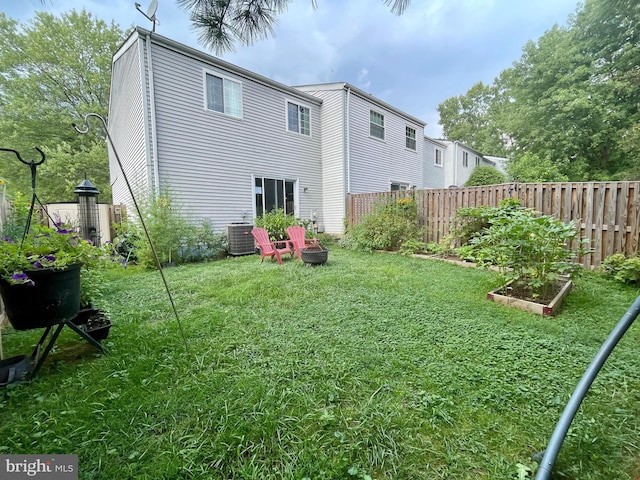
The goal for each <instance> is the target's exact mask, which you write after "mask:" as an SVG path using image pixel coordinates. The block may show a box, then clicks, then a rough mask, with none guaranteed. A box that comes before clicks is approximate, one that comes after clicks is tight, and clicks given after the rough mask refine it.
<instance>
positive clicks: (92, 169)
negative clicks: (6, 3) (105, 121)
mask: <svg viewBox="0 0 640 480" xmlns="http://www.w3.org/2000/svg"><path fill="white" fill-rule="evenodd" d="M123 40H124V33H123V32H122V30H120V28H119V27H118V26H117V25H115V24H114V23H112V24H111V25H107V24H106V23H105V22H103V21H102V20H98V19H96V18H94V17H92V15H91V14H90V13H88V12H86V11H85V10H82V11H81V12H77V11H75V10H72V11H71V12H69V13H66V14H62V15H61V16H60V17H56V16H53V15H51V14H48V13H43V12H36V13H35V16H34V18H33V19H32V20H31V21H30V22H29V23H28V24H21V23H18V22H17V21H15V20H13V19H10V18H8V17H7V16H6V15H5V14H3V13H0V72H2V73H1V74H0V138H1V139H2V144H1V145H0V146H1V147H4V148H11V149H13V150H18V151H19V152H20V153H21V154H22V156H23V157H24V158H27V159H39V158H40V157H39V154H38V153H37V152H36V151H35V150H34V147H35V146H38V147H40V148H42V149H43V150H44V152H45V154H46V156H47V160H46V161H45V163H44V164H43V165H42V167H39V170H38V171H39V172H40V174H39V176H38V193H39V197H40V199H41V200H42V201H43V202H48V201H68V200H73V199H74V197H75V196H74V194H73V188H70V186H71V185H73V184H75V185H77V184H78V183H80V182H81V181H82V180H83V179H84V178H85V174H86V176H87V178H89V179H90V180H91V181H92V182H93V183H94V184H95V185H96V186H97V187H98V188H99V189H100V192H101V200H106V201H109V200H110V197H111V193H110V192H111V190H110V184H109V169H108V158H107V149H106V144H105V142H104V139H103V138H101V137H100V132H99V130H98V131H96V132H92V134H90V135H78V134H77V133H76V132H75V131H74V129H73V128H72V126H71V124H72V123H73V122H79V121H81V120H82V118H83V117H84V115H85V114H86V113H89V112H94V113H98V114H100V115H103V116H105V117H106V114H107V110H108V103H109V83H110V72H111V58H112V56H113V53H114V52H115V51H116V49H117V48H118V46H119V45H120V44H121V43H122V41H123ZM45 172H46V174H44V173H45ZM0 177H2V178H5V179H6V180H7V182H8V185H9V190H10V191H23V192H26V191H28V190H29V189H30V175H29V169H28V168H27V167H26V166H24V165H23V164H21V163H20V162H18V161H17V160H16V159H15V156H12V155H9V154H2V156H1V157H0Z"/></svg>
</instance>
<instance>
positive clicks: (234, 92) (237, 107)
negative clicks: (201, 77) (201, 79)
mask: <svg viewBox="0 0 640 480" xmlns="http://www.w3.org/2000/svg"><path fill="white" fill-rule="evenodd" d="M205 102H206V108H207V110H212V111H214V112H220V113H224V114H225V115H229V116H230V117H234V118H242V84H241V83H240V82H237V81H235V80H231V79H230V78H227V77H224V76H222V75H218V74H217V73H213V72H205Z"/></svg>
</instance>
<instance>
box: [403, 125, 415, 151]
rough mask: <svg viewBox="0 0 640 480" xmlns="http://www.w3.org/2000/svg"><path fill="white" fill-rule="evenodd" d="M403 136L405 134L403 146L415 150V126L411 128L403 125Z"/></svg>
mask: <svg viewBox="0 0 640 480" xmlns="http://www.w3.org/2000/svg"><path fill="white" fill-rule="evenodd" d="M405 136H406V141H405V146H406V147H407V148H408V149H409V150H414V151H415V149H416V129H415V128H411V127H405Z"/></svg>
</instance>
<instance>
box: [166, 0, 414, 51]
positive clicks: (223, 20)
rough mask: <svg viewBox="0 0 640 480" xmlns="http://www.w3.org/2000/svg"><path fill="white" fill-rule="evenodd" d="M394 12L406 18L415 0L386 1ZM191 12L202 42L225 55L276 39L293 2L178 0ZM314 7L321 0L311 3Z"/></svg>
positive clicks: (283, 0)
mask: <svg viewBox="0 0 640 480" xmlns="http://www.w3.org/2000/svg"><path fill="white" fill-rule="evenodd" d="M382 2H383V3H384V4H385V5H390V6H391V12H392V13H395V14H396V15H402V13H404V11H405V9H406V8H407V7H408V6H409V3H410V2H411V0H382ZM177 3H178V5H179V6H181V7H182V8H184V9H185V10H187V11H188V12H189V14H190V17H191V23H192V25H193V26H194V27H195V29H196V30H197V31H198V41H199V42H200V43H201V44H202V45H203V46H205V47H206V48H209V49H211V50H213V51H214V52H215V53H216V54H218V55H221V54H223V53H226V52H232V51H234V49H235V47H234V45H235V43H240V44H242V45H253V44H254V43H255V42H256V41H258V40H263V39H265V38H268V37H269V35H271V36H273V34H274V31H273V27H274V25H275V24H276V23H277V21H278V15H280V14H281V13H283V12H284V11H285V10H286V9H287V7H288V6H289V3H290V0H252V1H250V2H247V1H244V0H177ZM311 3H312V5H313V7H314V8H316V7H317V0H311Z"/></svg>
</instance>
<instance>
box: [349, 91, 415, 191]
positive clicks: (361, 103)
mask: <svg viewBox="0 0 640 480" xmlns="http://www.w3.org/2000/svg"><path fill="white" fill-rule="evenodd" d="M349 103H350V105H349V112H350V117H349V130H350V134H349V142H350V160H349V164H350V166H351V169H350V173H351V175H350V184H351V185H350V192H351V193H366V192H384V191H388V190H389V188H390V183H391V182H402V183H406V184H409V185H415V186H416V187H417V188H423V158H422V150H423V148H424V143H423V142H422V141H421V139H422V138H423V137H424V127H423V126H422V125H418V124H416V123H414V122H411V121H409V120H406V119H404V118H403V117H401V116H399V115H398V114H396V113H394V112H391V111H389V110H386V109H384V108H382V107H379V106H378V105H376V104H375V103H373V102H371V101H370V100H368V99H365V98H362V97H361V96H359V95H356V94H354V93H351V98H350V102H349ZM370 109H373V110H375V111H376V112H379V113H381V114H383V115H384V129H385V139H384V140H380V139H378V138H374V137H371V136H370V135H369V120H370V117H369V111H370ZM406 126H410V127H412V128H414V129H415V130H416V150H415V151H413V150H409V149H407V148H406V147H405V138H406V136H405V135H406V131H405V127H406Z"/></svg>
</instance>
